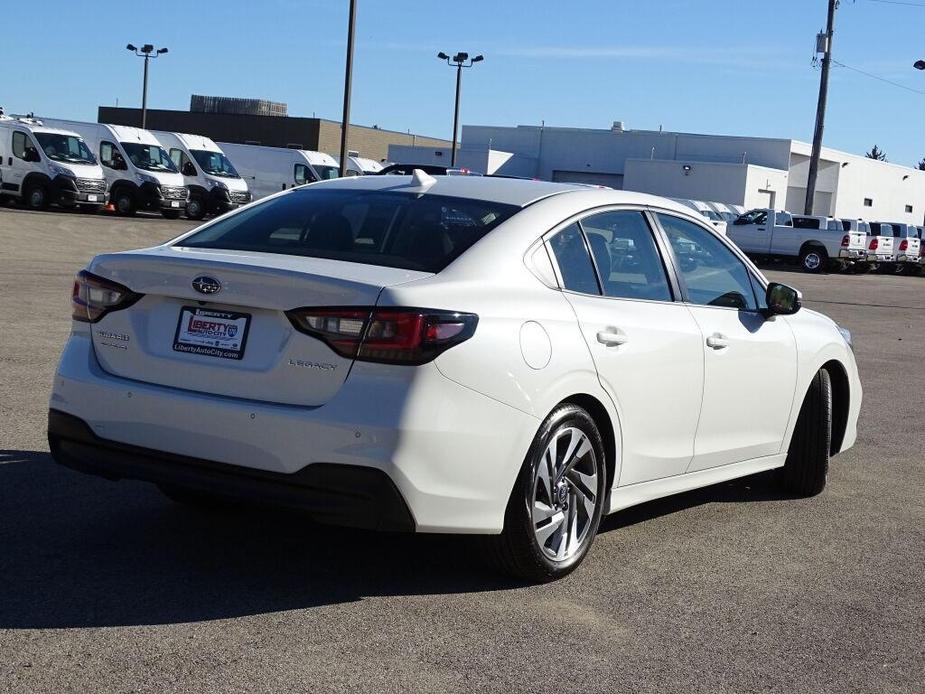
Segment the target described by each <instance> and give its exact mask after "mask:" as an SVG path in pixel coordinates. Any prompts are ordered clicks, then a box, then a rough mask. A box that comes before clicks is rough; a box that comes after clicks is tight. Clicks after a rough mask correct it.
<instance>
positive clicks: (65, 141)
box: [35, 133, 96, 164]
mask: <svg viewBox="0 0 925 694" xmlns="http://www.w3.org/2000/svg"><path fill="white" fill-rule="evenodd" d="M35 139H36V140H38V141H39V147H41V148H42V151H43V152H45V156H47V157H48V158H49V159H51V160H52V161H62V162H67V163H69V164H95V163H96V159H94V158H93V154H91V153H90V149H89V148H88V147H87V145H86V143H85V142H84V141H83V140H82V139H80V138H79V137H77V136H76V135H62V134H58V133H35Z"/></svg>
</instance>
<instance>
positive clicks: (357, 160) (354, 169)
mask: <svg viewBox="0 0 925 694" xmlns="http://www.w3.org/2000/svg"><path fill="white" fill-rule="evenodd" d="M332 159H334V162H335V163H336V164H337V167H338V171H340V157H337V156H335V157H332ZM382 168H383V167H382V164H380V163H379V162H378V161H376V160H375V159H367V158H365V157H361V156H359V155H354V154H348V155H347V175H348V176H369V175H372V174H377V173H379V172H380V171H382Z"/></svg>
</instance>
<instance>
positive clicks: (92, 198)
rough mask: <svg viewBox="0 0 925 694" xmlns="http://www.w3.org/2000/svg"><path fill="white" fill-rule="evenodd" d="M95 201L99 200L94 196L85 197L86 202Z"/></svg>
mask: <svg viewBox="0 0 925 694" xmlns="http://www.w3.org/2000/svg"><path fill="white" fill-rule="evenodd" d="M97 200H99V198H97V197H96V196H95V195H88V196H87V202H96V201H97Z"/></svg>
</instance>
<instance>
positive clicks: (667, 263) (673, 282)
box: [528, 204, 683, 304]
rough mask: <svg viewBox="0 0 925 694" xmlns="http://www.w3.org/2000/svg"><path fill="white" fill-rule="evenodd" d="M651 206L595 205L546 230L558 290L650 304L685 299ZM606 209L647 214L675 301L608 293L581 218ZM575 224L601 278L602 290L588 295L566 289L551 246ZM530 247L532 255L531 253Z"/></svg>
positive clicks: (671, 256)
mask: <svg viewBox="0 0 925 694" xmlns="http://www.w3.org/2000/svg"><path fill="white" fill-rule="evenodd" d="M649 209H650V208H649V207H647V206H645V205H632V204H622V205H620V204H616V205H614V204H610V205H600V206H599V207H593V208H591V209H587V210H582V211H581V212H577V213H575V214H573V215H571V216H569V217H568V218H566V219H565V220H563V221H562V222H560V223H558V224H556V225H555V226H554V227H553V228H552V229H550V230H549V231H547V232H546V233H544V234H543V235H542V236H541V237H540V238H541V240H542V243H543V246H545V248H546V254H547V255H548V256H549V260H550V262H551V263H552V269H553V272H554V273H555V275H556V284H557V285H558V287H556V288H555V289H556V291H560V292H564V293H567V294H574V295H576V296H588V297H591V298H595V299H607V300H609V301H637V302H642V303H647V304H677V303H681V302H682V301H683V299H682V294H681V285H680V282H679V278H678V273H677V271H676V267H677V266H676V264H675V260H674V256H673V255H667V253H666V251H667V250H668V248H667V242H666V238H665V237H664V236H663V234H664V232H663V231H661V229H660V227H656V226H655V225H654V224H653V218H652V215H650V213H649ZM603 212H636V213H638V214H640V215H641V216H642V217H643V221H645V222H646V224H648V226H649V233H650V234H652V238H653V240H654V241H655V248H656V252H658V254H659V256H660V260H661V262H662V266H663V268H664V270H665V275H666V277H667V278H668V288H669V290H670V292H671V297H672V298H671V300H670V301H665V300H663V299H637V298H633V297H624V296H607V295H606V294H604V290H603V284H602V283H601V275H600V271H599V270H598V268H597V261H596V260H595V259H594V253H592V252H591V246H590V244H589V243H588V237H587V234H585V230H584V228H583V227H582V226H581V220H582V219H584V218H586V217H590V216H592V215H597V214H601V213H603ZM572 224H576V225H577V226H578V229H579V230H580V232H581V237H582V240H583V241H584V244H585V251H587V253H588V255H589V256H590V258H591V265H592V267H593V268H594V277H595V280H596V281H597V286H598V293H597V294H587V293H585V292H576V291H575V290H573V289H566V287H565V281H564V280H563V278H562V272H561V271H560V270H559V261H558V260H557V259H556V254H555V253H554V252H553V250H552V248H551V247H550V246H549V241H550V239H552V237H553V236H555V235H556V234H558V233H559V232H561V231H564V230H565V229H566V228H567V227H569V226H571V225H572ZM534 248H535V246H533V245H531V246H530V250H533V249H534ZM530 250H528V254H529V253H530Z"/></svg>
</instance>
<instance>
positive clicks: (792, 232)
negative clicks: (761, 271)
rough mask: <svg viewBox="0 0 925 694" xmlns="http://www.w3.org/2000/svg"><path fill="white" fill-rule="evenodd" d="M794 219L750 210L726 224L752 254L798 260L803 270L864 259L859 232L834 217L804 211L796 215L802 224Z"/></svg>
mask: <svg viewBox="0 0 925 694" xmlns="http://www.w3.org/2000/svg"><path fill="white" fill-rule="evenodd" d="M796 219H797V218H795V217H793V216H792V215H791V214H790V213H789V212H779V211H776V210H770V209H757V210H752V211H750V212H747V213H745V214H744V215H742V216H741V217H739V218H738V219H737V220H736V221H735V222H734V223H733V225H732V226H731V227H729V238H731V239H732V240H733V241H735V243H736V245H738V246H739V248H741V249H742V250H743V251H745V252H746V253H748V254H749V255H751V256H756V257H767V258H778V259H784V260H798V261H799V263H800V266H801V267H802V268H803V270H805V271H806V272H822V271H824V270H825V269H826V268H828V267H830V266H835V267H838V268H841V269H844V268H845V267H847V266H849V265H850V264H852V263H856V262H864V261H865V259H866V257H867V253H866V251H865V243H866V236H865V235H864V234H863V233H862V232H860V231H848V232H846V231H844V230H843V229H842V226H841V225H840V224H837V223H835V220H829V218H826V217H822V218H817V217H807V216H805V215H801V216H800V217H799V218H798V219H799V220H800V222H799V223H800V224H801V225H804V226H803V228H800V227H797V226H796V223H795V220H796ZM830 221H831V222H832V224H831V225H830V224H829V222H830ZM807 227H808V228H807ZM818 227H821V228H818Z"/></svg>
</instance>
